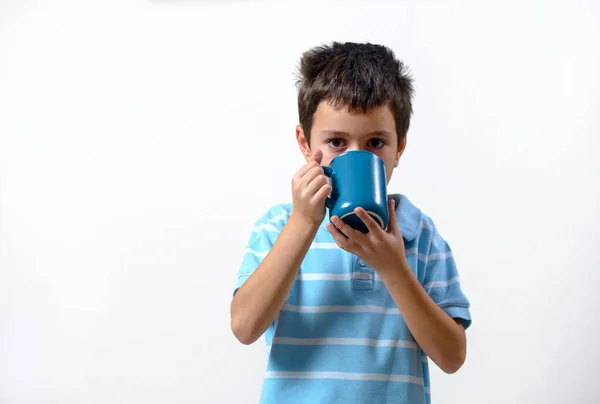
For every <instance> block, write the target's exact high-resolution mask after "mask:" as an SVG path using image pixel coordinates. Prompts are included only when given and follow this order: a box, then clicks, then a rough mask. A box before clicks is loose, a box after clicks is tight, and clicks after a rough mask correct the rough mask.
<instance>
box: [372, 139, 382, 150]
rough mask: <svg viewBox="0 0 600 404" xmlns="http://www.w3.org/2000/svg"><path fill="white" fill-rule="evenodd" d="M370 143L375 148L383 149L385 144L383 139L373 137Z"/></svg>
mask: <svg viewBox="0 0 600 404" xmlns="http://www.w3.org/2000/svg"><path fill="white" fill-rule="evenodd" d="M369 143H370V144H371V147H372V148H374V149H381V148H382V147H383V146H385V142H384V141H383V140H381V139H371V140H370V142H369Z"/></svg>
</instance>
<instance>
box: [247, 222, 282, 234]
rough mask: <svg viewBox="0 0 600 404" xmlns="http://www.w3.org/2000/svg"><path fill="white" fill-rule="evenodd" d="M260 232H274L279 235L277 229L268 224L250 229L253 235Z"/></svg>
mask: <svg viewBox="0 0 600 404" xmlns="http://www.w3.org/2000/svg"><path fill="white" fill-rule="evenodd" d="M261 230H266V231H272V232H275V233H279V229H278V228H277V227H275V226H273V225H272V224H270V223H261V224H259V225H258V226H254V227H253V228H252V231H253V232H254V233H258V232H260V231H261Z"/></svg>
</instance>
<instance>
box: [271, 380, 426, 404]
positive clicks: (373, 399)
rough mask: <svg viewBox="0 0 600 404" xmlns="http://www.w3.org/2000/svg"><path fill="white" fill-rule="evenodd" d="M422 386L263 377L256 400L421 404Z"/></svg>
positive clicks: (343, 403)
mask: <svg viewBox="0 0 600 404" xmlns="http://www.w3.org/2000/svg"><path fill="white" fill-rule="evenodd" d="M424 390H425V388H424V387H423V386H419V385H417V384H412V383H388V382H381V381H369V382H364V381H355V380H331V379H265V381H264V385H263V390H262V394H261V399H260V403H263V404H266V403H269V404H271V403H327V404H348V403H410V404H425V403H426V401H425V391H424Z"/></svg>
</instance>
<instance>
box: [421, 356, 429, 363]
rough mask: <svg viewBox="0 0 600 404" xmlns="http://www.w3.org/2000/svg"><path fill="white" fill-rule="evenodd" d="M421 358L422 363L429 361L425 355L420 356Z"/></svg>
mask: <svg viewBox="0 0 600 404" xmlns="http://www.w3.org/2000/svg"><path fill="white" fill-rule="evenodd" d="M421 360H422V361H423V363H429V362H428V361H427V357H426V356H421Z"/></svg>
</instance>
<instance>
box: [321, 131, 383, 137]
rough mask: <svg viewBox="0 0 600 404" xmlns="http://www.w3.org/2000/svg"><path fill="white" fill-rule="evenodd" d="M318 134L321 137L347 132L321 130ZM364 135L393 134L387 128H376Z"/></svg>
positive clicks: (345, 133)
mask: <svg viewBox="0 0 600 404" xmlns="http://www.w3.org/2000/svg"><path fill="white" fill-rule="evenodd" d="M320 135H321V136H322V137H326V136H349V134H348V132H344V131H340V130H323V131H321V133H320ZM365 136H394V134H393V133H392V132H390V131H387V130H376V131H374V132H370V133H367V134H366V135H365Z"/></svg>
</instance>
